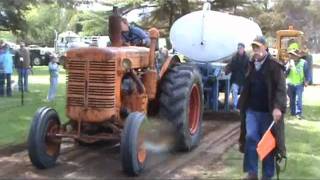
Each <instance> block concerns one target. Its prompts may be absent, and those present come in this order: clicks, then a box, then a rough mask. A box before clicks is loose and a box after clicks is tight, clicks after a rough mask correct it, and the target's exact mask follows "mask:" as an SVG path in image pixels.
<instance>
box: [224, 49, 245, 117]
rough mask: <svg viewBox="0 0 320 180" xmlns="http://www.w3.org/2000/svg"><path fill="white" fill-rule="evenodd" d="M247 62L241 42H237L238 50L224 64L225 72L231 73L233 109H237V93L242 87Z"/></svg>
mask: <svg viewBox="0 0 320 180" xmlns="http://www.w3.org/2000/svg"><path fill="white" fill-rule="evenodd" d="M248 63H249V56H248V55H247V53H246V52H245V46H244V44H243V43H238V51H237V53H236V54H235V55H234V56H233V57H232V60H231V62H230V63H229V64H228V65H227V66H226V69H225V72H226V74H229V73H230V72H231V73H232V74H231V92H232V100H233V110H234V111H236V110H237V104H238V94H239V92H240V91H241V89H242V86H243V84H244V80H245V74H246V72H247V68H248Z"/></svg>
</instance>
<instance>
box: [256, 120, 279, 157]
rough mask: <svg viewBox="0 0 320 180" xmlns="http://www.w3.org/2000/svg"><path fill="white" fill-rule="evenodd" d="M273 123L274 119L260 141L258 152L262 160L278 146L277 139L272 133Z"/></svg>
mask: <svg viewBox="0 0 320 180" xmlns="http://www.w3.org/2000/svg"><path fill="white" fill-rule="evenodd" d="M273 125H274V121H273V122H272V123H271V125H270V126H269V128H268V130H267V131H266V132H265V133H264V135H263V136H262V138H261V140H260V142H259V143H258V147H257V152H258V155H259V158H260V160H261V161H262V160H263V159H264V158H265V157H266V156H267V155H268V154H269V153H270V152H271V151H272V150H273V149H274V148H275V147H276V139H275V138H274V136H273V134H272V133H271V128H272V126H273Z"/></svg>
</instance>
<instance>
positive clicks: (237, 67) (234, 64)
mask: <svg viewBox="0 0 320 180" xmlns="http://www.w3.org/2000/svg"><path fill="white" fill-rule="evenodd" d="M248 63H249V56H248V55H247V54H246V53H244V54H243V55H242V56H240V55H239V53H237V54H235V55H234V56H233V57H232V60H231V62H230V63H229V64H228V65H227V67H226V73H227V74H229V72H231V73H232V74H231V84H232V83H236V84H238V85H240V86H242V85H243V84H244V80H245V74H246V72H247V68H248Z"/></svg>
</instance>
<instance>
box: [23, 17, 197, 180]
mask: <svg viewBox="0 0 320 180" xmlns="http://www.w3.org/2000/svg"><path fill="white" fill-rule="evenodd" d="M120 20H121V17H120V16H118V15H116V14H114V15H112V16H110V17H109V31H110V36H111V42H112V47H106V48H94V47H92V48H78V49H72V50H69V51H68V52H67V60H66V64H65V68H66V71H67V95H66V101H67V103H66V115H67V117H68V118H69V121H68V122H67V123H65V124H61V121H60V119H59V116H58V113H57V112H56V111H55V110H54V109H52V108H49V107H42V108H40V109H39V110H38V111H37V112H36V113H35V115H34V119H33V122H32V125H31V129H30V133H29V139H28V152H29V157H30V159H31V162H32V163H33V165H34V166H36V167H37V168H40V169H45V168H49V167H52V166H54V164H55V162H56V160H57V157H58V155H59V151H60V145H61V142H62V138H73V139H75V141H77V142H79V143H94V142H97V141H116V142H120V153H121V160H122V168H123V170H124V171H125V172H126V173H127V174H129V175H139V174H140V173H141V172H142V170H143V169H144V166H145V162H146V159H147V158H148V151H147V149H146V148H145V146H144V143H143V142H144V133H145V131H144V130H145V129H146V128H148V127H144V124H145V121H146V120H147V114H148V115H152V114H153V115H154V114H156V115H160V116H161V117H163V118H164V119H167V120H168V121H170V122H172V124H173V125H174V127H175V129H176V137H175V139H176V145H177V147H178V148H179V149H180V150H191V149H192V148H194V147H195V146H197V144H198V143H199V141H200V136H201V123H202V111H203V107H202V104H203V89H202V82H201V75H200V74H199V72H198V71H197V69H196V68H194V67H193V66H192V65H189V64H186V63H181V62H180V61H179V58H178V57H176V56H173V57H169V58H167V59H166V60H165V62H164V63H163V65H162V66H161V67H160V68H157V67H156V62H155V61H156V60H155V49H156V43H157V39H158V37H159V32H158V30H156V29H155V28H152V29H150V30H149V34H150V37H151V45H150V48H146V47H136V46H126V47H125V46H121V44H122V43H121V28H120ZM151 112H152V113H151Z"/></svg>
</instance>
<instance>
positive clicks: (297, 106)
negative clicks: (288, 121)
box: [288, 84, 304, 115]
mask: <svg viewBox="0 0 320 180" xmlns="http://www.w3.org/2000/svg"><path fill="white" fill-rule="evenodd" d="M303 90H304V86H303V84H300V85H296V86H295V85H291V84H289V85H288V96H289V98H290V110H291V115H301V114H302V93H303Z"/></svg>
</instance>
